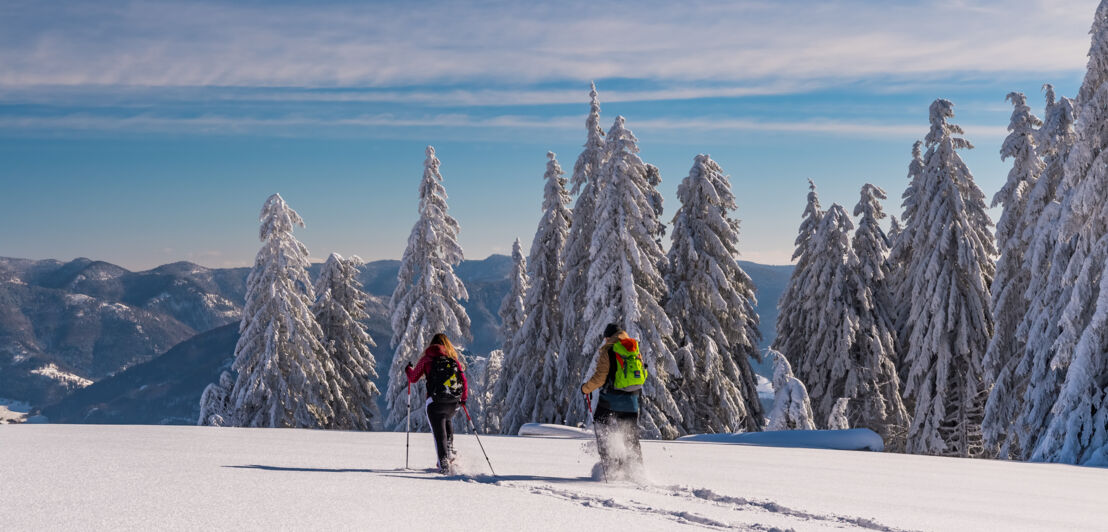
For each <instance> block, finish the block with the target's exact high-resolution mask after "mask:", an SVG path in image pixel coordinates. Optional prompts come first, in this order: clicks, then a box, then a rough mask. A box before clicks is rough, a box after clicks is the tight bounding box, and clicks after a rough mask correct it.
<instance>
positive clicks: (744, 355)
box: [665, 155, 764, 433]
mask: <svg viewBox="0 0 1108 532" xmlns="http://www.w3.org/2000/svg"><path fill="white" fill-rule="evenodd" d="M677 197H678V199H679V200H680V201H681V207H680V208H679V209H678V210H677V214H676V216H675V217H674V219H673V232H672V233H671V238H672V241H673V245H671V246H670V248H669V254H668V258H669V268H668V269H667V271H666V277H665V278H666V286H667V287H668V288H669V299H668V300H667V302H666V311H667V313H668V314H669V317H670V320H671V321H672V322H673V327H674V334H673V338H674V341H675V343H676V344H677V345H678V346H680V347H679V349H680V350H681V351H683V352H685V353H686V355H685V357H687V358H689V359H691V361H692V366H693V367H691V368H688V371H686V370H685V368H682V378H681V379H677V380H675V381H676V382H678V383H680V384H679V386H680V388H682V389H683V390H685V391H686V392H687V394H688V395H689V396H690V397H692V398H695V401H692V402H690V404H689V405H688V408H689V409H688V410H687V411H685V412H683V415H684V418H685V427H686V429H687V430H688V431H689V432H693V433H712V432H740V431H745V432H753V431H758V430H761V429H762V426H763V425H764V419H763V413H762V407H761V403H760V402H759V400H758V390H757V382H756V381H755V378H754V371H753V370H752V369H751V367H750V359H751V358H754V359H756V360H757V359H759V358H760V356H759V354H758V347H757V344H758V339H759V338H760V335H759V333H758V315H757V314H756V313H755V312H754V301H755V299H754V282H753V281H751V279H750V277H749V276H748V275H747V274H746V272H744V271H743V270H742V268H741V267H740V266H739V264H738V262H737V258H738V254H739V251H738V245H739V221H738V220H736V219H733V218H731V217H730V213H731V212H732V211H734V210H735V209H737V208H738V207H737V206H736V205H735V196H734V194H732V192H731V182H730V177H728V176H727V175H724V173H723V169H722V168H720V166H719V164H717V163H716V162H715V161H713V160H712V159H711V158H710V157H709V156H707V155H697V156H696V159H694V161H693V166H692V169H691V170H689V175H688V177H686V178H685V179H684V181H682V182H681V184H680V185H679V186H678V187H677ZM677 358H678V359H683V358H684V357H683V356H682V355H680V354H678V355H677Z"/></svg>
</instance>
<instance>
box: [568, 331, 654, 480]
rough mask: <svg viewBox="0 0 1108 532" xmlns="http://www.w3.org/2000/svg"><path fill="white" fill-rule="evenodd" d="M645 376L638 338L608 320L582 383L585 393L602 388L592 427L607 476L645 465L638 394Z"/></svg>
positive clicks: (601, 462)
mask: <svg viewBox="0 0 1108 532" xmlns="http://www.w3.org/2000/svg"><path fill="white" fill-rule="evenodd" d="M639 371H641V372H642V374H641V375H639V374H638V372H639ZM645 378H646V368H645V367H643V366H642V357H641V356H640V354H639V346H638V341H637V340H635V339H633V338H631V337H630V336H628V335H627V333H626V332H624V330H623V328H622V327H620V326H619V325H617V324H614V323H611V324H608V326H607V327H605V328H604V344H603V345H602V346H600V352H599V353H598V354H597V358H596V372H595V373H593V374H592V376H591V377H589V380H588V381H586V382H585V384H583V385H582V386H581V392H582V393H584V394H586V395H588V394H591V393H592V392H593V391H595V390H596V389H598V388H599V389H600V399H599V401H597V406H596V412H595V413H594V414H593V429H594V430H595V431H596V447H597V451H599V453H600V464H601V467H602V468H603V469H604V475H605V478H607V477H608V476H610V473H613V472H619V471H624V472H626V471H627V466H630V465H633V466H639V467H641V465H642V448H641V446H640V445H639V395H640V393H641V388H642V382H643V381H644V380H645Z"/></svg>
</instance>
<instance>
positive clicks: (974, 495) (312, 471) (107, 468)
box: [0, 424, 1108, 532]
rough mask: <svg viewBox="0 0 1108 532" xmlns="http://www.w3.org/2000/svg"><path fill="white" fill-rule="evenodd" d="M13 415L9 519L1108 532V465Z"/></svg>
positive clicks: (4, 445) (125, 523)
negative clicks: (436, 442) (613, 462)
mask: <svg viewBox="0 0 1108 532" xmlns="http://www.w3.org/2000/svg"><path fill="white" fill-rule="evenodd" d="M482 441H483V442H484V444H485V448H486V449H487V451H488V454H489V457H490V459H491V460H492V464H493V466H494V467H495V468H496V470H497V472H499V473H501V475H499V476H496V477H493V476H491V475H488V474H487V473H488V465H487V464H486V463H485V461H484V457H483V456H482V455H481V451H480V448H479V447H478V445H477V442H476V440H475V439H474V438H473V437H472V436H469V435H459V436H458V437H457V441H456V445H457V447H458V451H459V461H460V463H459V464H458V465H459V470H460V471H461V472H462V473H463V474H459V475H454V476H441V475H438V474H437V473H434V472H433V471H429V470H427V469H426V468H427V467H428V466H430V465H431V464H433V463H434V450H433V448H432V445H431V437H430V435H428V434H413V435H412V438H411V461H410V462H411V466H412V469H403V468H400V467H399V466H401V465H403V464H404V455H405V447H404V434H403V433H392V432H374V433H357V432H337V431H310V430H272V429H229V428H213V427H165V426H157V427H155V426H81V425H25V424H20V425H0V449H2V450H3V458H2V459H0V479H2V481H0V512H2V514H3V515H4V516H5V521H4V526H3V529H4V530H5V532H6V531H7V530H15V531H18V530H149V528H150V526H151V523H157V528H159V529H164V530H196V529H204V530H273V529H281V530H335V529H342V530H348V529H377V530H411V529H420V528H427V527H436V526H440V525H442V524H444V523H450V524H451V527H452V528H459V529H464V530H470V529H474V530H543V531H548V530H580V529H582V528H584V529H590V530H597V529H635V530H640V531H653V530H755V531H769V530H800V531H808V530H864V531H896V532H899V531H902V530H980V529H990V530H1102V529H1103V524H1104V523H1105V522H1108V509H1105V507H1104V506H1103V504H1102V503H1103V501H1102V500H1101V499H1102V494H1103V493H1106V492H1108V476H1106V475H1105V474H1104V471H1103V470H1100V469H1094V468H1080V467H1072V466H1059V465H1054V464H1019V463H1007V462H999V461H987V460H956V459H943V458H932V457H921V456H904V455H893V454H885V453H871V452H848V451H826V450H813V449H781V448H769V447H751V446H746V445H732V444H716V443H702V442H658V441H646V442H643V452H644V456H645V463H646V466H647V471H648V475H647V476H648V478H646V479H642V480H639V481H636V482H629V481H615V482H603V481H598V480H594V478H593V476H592V474H591V471H592V467H593V465H594V463H595V457H594V456H591V455H590V454H589V452H588V447H587V446H583V445H582V442H581V441H580V440H567V439H557V438H520V437H504V436H499V437H498V436H489V437H488V438H482Z"/></svg>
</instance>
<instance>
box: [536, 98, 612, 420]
mask: <svg viewBox="0 0 1108 532" xmlns="http://www.w3.org/2000/svg"><path fill="white" fill-rule="evenodd" d="M589 97H590V98H591V99H592V102H591V104H590V106H589V116H588V118H587V119H585V130H586V131H588V137H587V139H586V140H585V149H584V150H582V151H581V154H580V155H579V156H578V157H577V163H576V164H574V166H573V176H572V179H571V180H570V182H571V184H572V185H573V190H572V193H574V194H577V193H578V192H580V195H579V196H577V202H576V203H574V205H573V219H572V221H571V223H570V229H569V237H568V238H567V239H566V245H565V252H564V254H563V261H562V263H563V268H564V270H563V271H564V272H565V274H564V279H563V281H562V286H561V288H560V289H559V301H560V302H561V305H562V327H561V331H560V332H559V336H560V344H559V345H560V347H559V348H558V356H559V357H560V363H559V365H558V375H557V379H556V381H555V383H556V387H557V389H558V390H560V391H561V392H562V394H561V395H560V396H559V397H558V398H557V399H558V401H557V403H556V404H555V411H556V412H557V413H558V414H560V415H561V416H563V422H564V423H566V424H568V425H576V424H578V423H585V422H586V421H587V420H588V410H587V409H586V407H585V404H584V401H582V400H581V399H580V398H579V397H578V395H579V394H576V393H574V391H573V390H574V388H575V387H576V386H578V385H579V384H580V383H581V381H582V380H584V377H585V370H587V369H588V367H589V362H590V361H591V360H592V358H593V353H591V352H589V346H590V345H592V340H593V339H591V338H586V336H585V332H586V331H587V330H588V328H589V327H590V326H591V325H592V324H590V323H587V322H585V321H584V320H583V316H582V313H581V309H583V308H585V303H586V300H587V297H588V294H589V290H590V288H589V266H590V265H591V260H592V259H591V256H590V254H589V249H590V246H591V245H592V236H593V232H594V231H595V228H596V216H597V213H596V202H597V197H598V196H599V195H600V189H601V188H602V184H601V183H600V182H599V181H598V179H597V174H598V173H599V172H600V167H601V166H602V165H603V164H604V160H605V158H606V156H607V146H606V144H605V141H604V131H603V130H602V129H600V101H599V100H598V99H597V94H596V85H595V84H594V85H593V86H592V90H590V91H589ZM546 378H550V377H549V376H547V377H546Z"/></svg>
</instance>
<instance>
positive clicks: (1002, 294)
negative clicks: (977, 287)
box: [981, 92, 1043, 454]
mask: <svg viewBox="0 0 1108 532" xmlns="http://www.w3.org/2000/svg"><path fill="white" fill-rule="evenodd" d="M1007 99H1008V100H1009V101H1011V102H1012V106H1013V107H1014V109H1013V110H1012V118H1011V121H1010V122H1009V124H1008V131H1010V132H1011V133H1009V134H1008V137H1007V138H1005V139H1004V144H1003V145H1002V146H1001V148H1000V158H1001V159H1002V160H1004V159H1008V158H1012V159H1013V163H1012V169H1011V170H1010V171H1009V172H1008V181H1007V182H1006V183H1005V184H1004V187H1002V188H1001V189H1000V190H999V191H997V193H996V195H994V196H993V203H992V206H993V207H997V206H1001V205H1002V206H1003V207H1004V212H1003V214H1001V216H1000V221H999V222H998V223H997V226H996V240H997V247H998V248H999V250H1000V259H999V260H998V261H997V267H996V277H995V278H994V279H993V284H992V287H991V290H992V312H993V320H994V322H995V330H994V332H993V337H992V339H991V340H990V341H989V349H988V351H987V352H986V353H985V360H984V366H985V385H986V386H989V387H990V388H991V391H990V394H989V400H988V402H987V403H986V404H985V418H984V421H983V423H982V427H981V431H982V434H983V435H984V437H985V444H986V445H987V446H988V447H990V448H991V449H994V450H999V448H1000V445H1001V442H1002V440H1003V439H1004V437H1005V435H1006V434H1007V432H1008V428H1009V426H1010V425H1011V422H1012V417H1013V416H1014V415H1015V409H1016V406H1017V404H1018V403H1017V402H1018V399H1019V396H1020V394H1021V392H1022V390H1016V389H1012V384H1013V382H1012V371H1013V369H1014V368H1013V365H1014V363H1015V362H1016V361H1017V360H1019V358H1020V355H1022V353H1023V351H1024V346H1023V345H1021V344H1020V343H1019V337H1018V335H1017V334H1016V329H1017V328H1018V327H1019V323H1020V321H1021V320H1022V319H1023V316H1024V315H1025V314H1026V313H1027V299H1026V292H1027V285H1028V282H1029V279H1030V274H1031V272H1030V270H1029V269H1028V268H1027V267H1026V265H1025V263H1024V260H1023V259H1024V255H1025V254H1026V252H1027V247H1028V245H1029V242H1028V238H1029V236H1030V234H1029V233H1028V232H1027V231H1026V229H1027V226H1028V225H1029V218H1028V217H1027V216H1026V207H1027V202H1028V196H1029V193H1030V192H1031V190H1032V188H1033V187H1034V186H1035V182H1036V181H1038V179H1039V175H1040V174H1041V173H1042V171H1043V162H1042V160H1041V159H1040V158H1039V155H1038V150H1037V147H1036V145H1035V137H1036V129H1035V128H1037V127H1039V126H1041V125H1042V121H1041V120H1039V118H1038V117H1036V116H1035V115H1033V114H1031V108H1030V107H1028V105H1027V97H1026V96H1024V95H1023V94H1022V93H1018V92H1012V93H1009V94H1008V96H1007ZM994 454H995V452H994Z"/></svg>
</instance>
